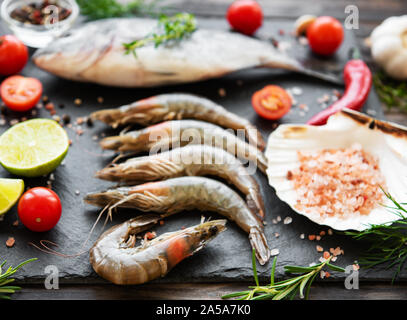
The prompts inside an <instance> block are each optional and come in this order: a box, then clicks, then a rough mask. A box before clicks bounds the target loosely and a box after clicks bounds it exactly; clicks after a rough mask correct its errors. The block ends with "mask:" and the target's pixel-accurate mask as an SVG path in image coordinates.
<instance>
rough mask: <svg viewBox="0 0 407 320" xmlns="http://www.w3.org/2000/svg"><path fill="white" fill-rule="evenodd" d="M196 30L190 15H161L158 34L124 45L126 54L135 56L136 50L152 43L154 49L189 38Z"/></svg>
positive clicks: (193, 19) (194, 22)
mask: <svg viewBox="0 0 407 320" xmlns="http://www.w3.org/2000/svg"><path fill="white" fill-rule="evenodd" d="M195 30H196V19H195V16H194V15H193V14H190V13H177V14H175V15H174V16H171V17H168V16H166V15H161V16H160V18H159V20H158V32H156V33H153V34H151V35H148V36H147V37H145V38H143V39H139V40H135V41H132V42H130V43H124V44H123V46H124V48H125V49H126V54H129V53H130V52H133V54H134V55H135V56H136V50H137V49H138V48H141V47H144V46H146V45H148V44H151V43H153V44H154V46H155V47H158V46H160V45H162V44H166V43H168V42H171V41H179V40H181V39H184V38H185V37H187V36H189V35H190V34H191V33H193V32H194V31H195Z"/></svg>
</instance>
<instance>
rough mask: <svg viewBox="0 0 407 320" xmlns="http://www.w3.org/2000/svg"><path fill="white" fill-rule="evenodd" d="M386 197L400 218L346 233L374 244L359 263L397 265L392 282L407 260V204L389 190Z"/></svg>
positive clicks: (366, 266)
mask: <svg viewBox="0 0 407 320" xmlns="http://www.w3.org/2000/svg"><path fill="white" fill-rule="evenodd" d="M383 192H384V194H385V195H386V197H387V198H388V199H389V200H391V201H392V202H393V205H394V206H387V208H388V209H389V210H391V211H392V212H393V213H394V214H395V215H396V216H397V217H398V218H399V219H400V220H397V221H395V222H393V223H391V222H389V223H383V224H378V225H371V226H370V228H369V229H367V230H364V231H361V232H354V231H348V232H345V234H347V235H350V236H352V237H353V238H354V239H356V240H366V241H370V242H371V243H372V244H371V246H370V248H369V249H368V251H367V254H366V255H364V256H363V257H361V259H360V260H359V264H360V265H361V266H362V267H365V268H371V267H374V266H376V265H379V264H386V263H387V266H386V268H387V269H390V268H392V267H395V266H397V269H396V271H395V273H394V276H393V279H392V283H393V282H394V281H395V279H396V278H397V276H398V275H399V273H400V271H401V270H402V268H403V266H404V264H405V262H406V260H407V204H406V203H399V202H397V201H396V200H395V199H394V198H393V197H392V196H391V195H390V194H389V193H388V192H386V191H384V190H383Z"/></svg>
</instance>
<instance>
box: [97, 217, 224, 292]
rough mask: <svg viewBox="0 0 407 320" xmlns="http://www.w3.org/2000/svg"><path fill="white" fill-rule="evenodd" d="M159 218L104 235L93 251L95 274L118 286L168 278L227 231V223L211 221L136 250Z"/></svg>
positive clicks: (143, 219) (135, 222)
mask: <svg viewBox="0 0 407 320" xmlns="http://www.w3.org/2000/svg"><path fill="white" fill-rule="evenodd" d="M159 219H160V218H159V217H157V216H155V215H151V216H140V217H137V218H135V219H131V220H128V221H126V222H124V223H122V224H119V225H117V226H114V227H112V228H111V229H109V230H107V231H106V232H105V233H103V234H102V235H101V236H100V237H99V239H98V240H97V241H96V242H95V244H94V245H93V247H92V248H91V250H90V263H91V264H92V267H93V269H94V270H95V272H96V273H97V274H98V275H100V276H101V277H102V278H104V279H106V280H109V281H111V282H113V283H115V284H119V285H134V284H142V283H145V282H148V281H151V280H154V279H157V278H159V277H163V276H165V275H166V274H167V273H168V272H169V271H170V270H171V269H172V268H173V267H174V266H175V265H177V264H178V263H179V262H181V261H182V260H184V259H185V258H187V257H189V256H191V255H193V254H194V253H196V252H198V251H199V250H201V249H202V248H204V247H205V245H206V244H207V243H208V242H209V241H210V240H212V239H214V238H215V237H216V236H217V235H218V234H219V233H221V232H222V231H224V230H225V229H226V228H225V224H226V220H215V221H209V222H205V223H201V224H199V225H196V226H193V227H190V228H187V229H184V230H180V231H175V232H169V233H165V234H163V235H161V236H159V237H157V238H155V239H153V240H151V241H146V242H144V243H143V244H142V245H140V246H138V247H135V243H136V234H137V233H140V232H142V231H144V230H147V229H149V228H151V227H152V226H153V225H155V224H156V223H157V222H158V220H159Z"/></svg>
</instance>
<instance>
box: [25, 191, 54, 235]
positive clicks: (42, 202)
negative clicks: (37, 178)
mask: <svg viewBox="0 0 407 320" xmlns="http://www.w3.org/2000/svg"><path fill="white" fill-rule="evenodd" d="M61 212H62V206H61V200H59V197H58V195H57V194H56V193H55V192H54V191H52V190H50V189H48V188H43V187H37V188H32V189H30V190H28V191H27V192H25V193H24V194H23V195H22V196H21V198H20V200H19V202H18V216H19V217H20V220H21V222H22V223H23V224H24V225H25V226H26V227H27V228H28V229H30V230H31V231H36V232H44V231H48V230H51V229H52V228H53V227H55V225H56V224H57V223H58V221H59V218H60V217H61Z"/></svg>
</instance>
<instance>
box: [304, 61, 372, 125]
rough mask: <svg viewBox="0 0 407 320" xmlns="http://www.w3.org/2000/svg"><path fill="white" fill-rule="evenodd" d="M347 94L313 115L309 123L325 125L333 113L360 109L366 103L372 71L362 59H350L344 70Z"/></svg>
mask: <svg viewBox="0 0 407 320" xmlns="http://www.w3.org/2000/svg"><path fill="white" fill-rule="evenodd" d="M343 77H344V80H345V87H346V89H345V94H344V95H343V96H342V98H340V99H339V100H338V101H336V102H335V103H334V104H332V105H331V106H330V107H328V108H327V109H325V110H323V111H321V112H320V113H318V114H316V115H315V116H313V117H312V118H311V119H310V120H309V121H308V122H307V124H311V125H316V126H318V125H323V124H325V123H326V122H327V120H328V118H329V117H330V116H332V115H333V114H335V113H337V112H338V111H341V110H342V109H344V108H349V109H352V110H356V111H359V110H360V109H362V107H363V104H364V103H365V101H366V99H367V97H368V95H369V91H370V88H371V86H372V73H371V72H370V70H369V67H368V66H367V65H366V63H364V62H363V61H362V60H359V59H356V60H351V61H349V62H348V63H347V64H346V65H345V68H344V70H343Z"/></svg>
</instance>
